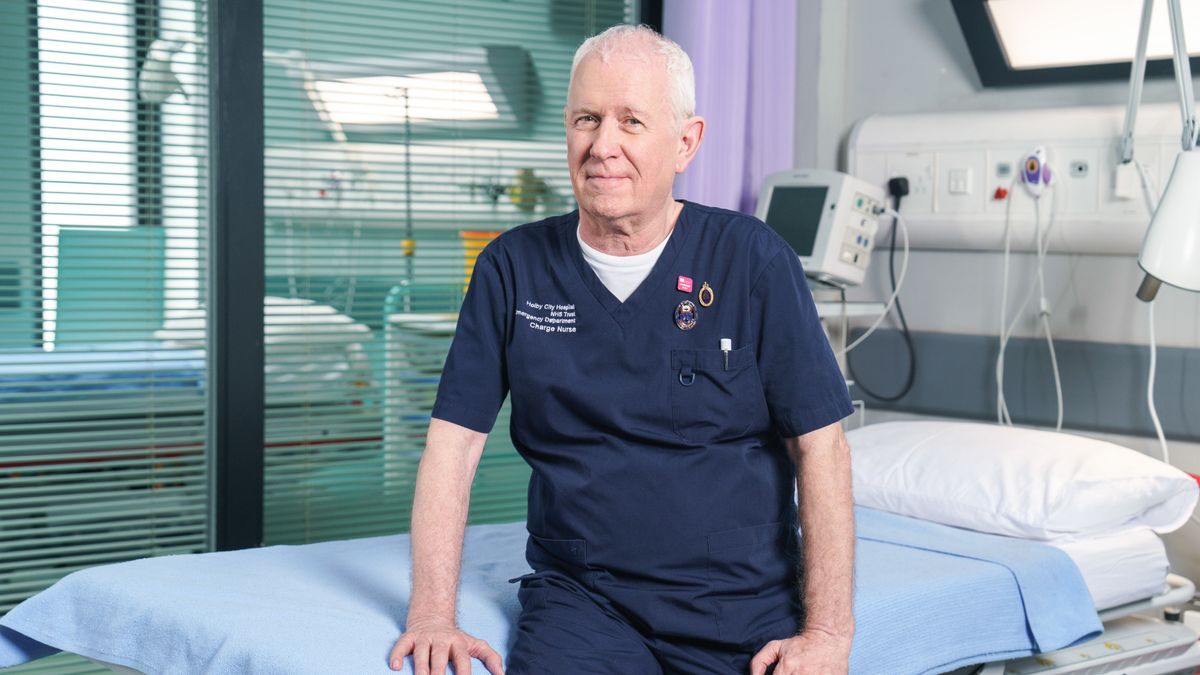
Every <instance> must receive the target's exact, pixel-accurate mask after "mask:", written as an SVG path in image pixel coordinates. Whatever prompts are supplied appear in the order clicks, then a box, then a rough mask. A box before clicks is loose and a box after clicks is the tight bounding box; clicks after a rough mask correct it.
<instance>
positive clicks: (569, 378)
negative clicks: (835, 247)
mask: <svg viewBox="0 0 1200 675" xmlns="http://www.w3.org/2000/svg"><path fill="white" fill-rule="evenodd" d="M694 101H695V94H694V84H693V76H692V66H691V62H690V60H689V59H688V58H687V55H686V54H684V53H683V51H682V50H681V49H680V48H679V47H678V45H676V44H675V43H673V42H671V41H669V40H666V39H665V38H663V37H661V36H660V35H658V34H657V33H655V32H654V31H652V30H650V29H648V28H644V27H631V26H618V27H614V28H612V29H609V30H608V31H606V32H605V33H603V34H601V35H599V36H597V37H594V38H592V39H590V40H588V41H587V42H585V43H584V44H583V45H582V46H581V47H580V49H579V51H578V52H577V54H576V56H575V62H574V65H573V67H572V75H571V84H570V88H569V91H568V95H567V106H566V109H565V111H564V121H565V124H566V130H567V153H568V158H567V161H568V166H569V168H570V173H571V181H572V186H573V188H574V191H575V197H576V199H577V201H578V202H579V211H578V212H576V213H570V214H567V215H565V216H559V217H555V218H550V219H547V220H544V221H542V222H538V223H532V224H529V225H525V226H522V227H518V228H516V229H514V230H511V231H509V232H507V233H505V234H504V235H502V236H500V237H499V238H497V239H496V241H495V242H493V243H492V244H491V245H490V246H488V248H487V249H486V250H485V251H484V252H483V253H482V254H481V255H480V257H479V260H478V262H477V263H476V267H475V273H474V276H473V278H472V281H471V288H470V290H469V291H468V293H467V297H466V300H465V302H464V303H463V307H462V312H461V315H460V318H459V323H458V330H457V333H456V335H455V338H454V344H453V346H452V347H451V350H450V354H449V356H448V358H447V360H446V366H445V370H444V373H443V377H442V383H441V387H440V388H439V390H438V398H437V402H436V404H435V406H434V410H433V420H432V422H431V424H430V427H429V437H428V440H427V445H426V450H425V454H424V456H423V458H422V460H421V464H420V468H419V470H418V474H417V488H416V497H415V501H414V509H413V521H412V541H413V595H412V601H411V604H410V610H409V615H408V619H407V626H406V630H407V632H405V633H404V634H403V635H402V636H401V637H400V639H399V640H398V641H397V643H396V646H395V648H394V649H393V651H392V658H393V667H398V666H399V662H398V660H399V659H400V658H402V657H403V656H405V655H406V654H408V653H410V652H411V653H412V654H413V655H414V660H415V663H416V671H417V673H418V675H425V674H426V673H430V672H432V673H435V674H436V675H441V674H442V673H443V672H445V669H446V666H447V664H448V663H452V664H454V666H455V669H456V671H457V672H459V673H464V672H469V668H470V659H471V658H472V657H474V658H477V659H480V660H482V661H483V662H484V663H485V664H486V666H487V667H488V669H489V670H490V671H491V672H492V673H496V674H497V675H498V674H499V673H500V672H501V669H502V667H503V664H502V663H501V659H500V657H499V655H498V654H497V653H496V652H495V651H494V650H493V649H492V648H491V647H490V646H488V645H487V644H486V643H484V642H483V641H482V640H479V639H476V638H474V637H472V636H470V635H467V634H466V633H464V632H462V631H461V630H459V629H458V628H457V627H456V624H455V593H456V587H457V580H458V571H459V570H458V565H459V561H460V558H461V542H462V534H463V527H464V522H465V518H466V513H467V505H468V499H469V490H470V485H471V481H472V478H473V476H474V472H475V468H476V465H477V463H478V460H479V457H480V454H481V452H482V449H483V443H484V439H485V438H486V434H487V433H488V432H489V431H490V430H491V427H492V425H493V423H494V422H495V418H496V413H497V411H498V409H499V408H500V405H501V403H502V402H503V400H504V397H505V395H506V394H508V395H511V396H512V429H511V432H512V439H513V443H514V445H515V446H516V448H517V449H518V450H519V451H520V453H521V455H522V456H523V457H524V458H525V459H526V460H527V461H528V462H529V464H530V465H531V466H532V468H533V476H532V478H531V480H530V485H529V517H528V528H529V533H530V536H529V543H528V546H527V550H526V555H527V558H528V561H529V564H530V566H531V567H532V568H533V569H534V572H533V573H532V574H529V575H526V576H525V577H522V578H520V579H519V581H520V590H519V593H518V597H519V598H520V600H521V606H522V612H521V617H520V620H519V622H518V626H517V636H516V642H515V644H514V646H513V648H512V650H511V652H510V653H509V655H508V672H509V673H510V675H513V674H522V673H552V674H571V675H574V674H578V673H604V674H620V675H641V674H643V673H645V674H647V675H649V674H660V673H687V674H689V675H692V674H697V673H721V674H724V673H744V672H747V671H749V672H751V673H754V674H755V675H761V674H762V673H764V672H765V671H766V670H767V668H768V667H769V666H771V665H772V664H773V665H774V672H775V673H776V674H777V675H784V674H791V673H829V672H833V673H837V672H845V671H846V669H847V660H848V656H849V652H850V643H851V638H852V635H853V617H852V614H851V577H852V567H853V542H854V526H853V516H852V505H851V498H850V471H849V455H848V448H847V446H846V442H845V439H844V437H843V435H842V432H841V427H840V424H839V420H840V419H841V418H842V417H844V416H846V415H847V414H849V413H850V411H851V406H850V401H849V396H848V395H847V392H846V386H845V382H844V380H843V379H842V378H841V375H840V373H839V370H838V368H837V366H836V363H835V361H834V359H833V355H832V353H831V351H830V348H829V345H828V343H827V342H826V340H825V338H824V335H823V333H822V331H821V329H820V326H819V324H818V320H817V317H816V313H815V309H814V306H813V302H812V297H811V294H810V293H809V291H808V288H807V286H806V285H805V281H804V275H803V272H802V270H801V269H800V265H799V262H798V260H797V257H796V254H795V253H794V252H793V251H792V250H791V249H790V248H789V247H788V245H787V244H786V243H785V242H784V241H783V240H782V239H781V238H780V237H779V236H777V235H776V234H775V233H774V232H772V231H771V230H770V229H768V228H767V227H766V226H765V225H764V224H763V223H761V222H759V221H757V220H754V219H753V218H750V217H747V216H745V215H742V214H739V213H734V212H730V211H724V210H720V209H713V208H708V207H704V206H700V205H698V204H694V203H687V202H679V201H676V200H675V199H674V198H673V197H672V194H671V185H672V182H673V179H674V177H675V175H676V174H678V173H680V172H682V171H683V170H684V169H685V168H686V167H687V165H688V164H689V163H690V162H691V160H692V158H693V157H695V155H696V151H697V150H698V149H699V147H700V142H701V139H702V138H703V135H704V125H705V123H704V120H703V119H701V118H700V117H696V116H694V115H693V107H694ZM793 481H794V482H793ZM793 487H796V488H798V490H799V499H800V509H799V516H800V523H801V524H802V525H803V531H804V546H803V550H802V554H799V555H798V553H799V551H800V548H799V542H798V538H797V533H796V530H797V527H796V525H797V522H796V519H797V514H796V508H795V504H794V502H793V499H792V497H793ZM798 557H799V558H802V561H803V565H802V568H803V569H802V571H803V574H802V575H798V574H797V567H798V565H797V562H798V561H797V558H798ZM798 576H799V577H800V578H798ZM801 578H802V581H801ZM514 581H516V580H514ZM801 589H803V592H802V591H801Z"/></svg>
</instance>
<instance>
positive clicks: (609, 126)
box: [590, 120, 621, 159]
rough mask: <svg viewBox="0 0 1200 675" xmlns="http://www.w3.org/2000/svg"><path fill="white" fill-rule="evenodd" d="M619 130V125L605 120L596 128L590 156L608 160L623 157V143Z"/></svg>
mask: <svg viewBox="0 0 1200 675" xmlns="http://www.w3.org/2000/svg"><path fill="white" fill-rule="evenodd" d="M618 133H619V130H618V129H617V123H616V122H614V121H612V120H603V121H601V122H600V125H599V126H598V127H596V134H595V135H594V136H593V137H592V147H591V150H590V154H591V156H592V157H595V158H596V159H608V158H610V157H619V156H620V155H621V141H620V138H619V137H618V135H617V134H618Z"/></svg>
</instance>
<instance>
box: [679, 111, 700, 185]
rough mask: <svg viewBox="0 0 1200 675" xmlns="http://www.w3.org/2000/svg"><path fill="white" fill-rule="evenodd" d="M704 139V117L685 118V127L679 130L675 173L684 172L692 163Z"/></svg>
mask: <svg viewBox="0 0 1200 675" xmlns="http://www.w3.org/2000/svg"><path fill="white" fill-rule="evenodd" d="M703 140H704V118H703V117H690V118H688V119H687V120H684V122H683V129H681V130H680V132H679V154H677V155H676V156H675V173H683V170H684V169H686V168H687V167H688V164H691V163H692V158H694V157H695V156H696V151H698V150H699V149H700V143H701V141H703Z"/></svg>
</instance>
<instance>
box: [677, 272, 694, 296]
mask: <svg viewBox="0 0 1200 675" xmlns="http://www.w3.org/2000/svg"><path fill="white" fill-rule="evenodd" d="M675 288H676V289H678V290H681V291H683V292H684V293H691V292H692V278H691V277H684V276H681V277H679V280H678V281H676V282H675Z"/></svg>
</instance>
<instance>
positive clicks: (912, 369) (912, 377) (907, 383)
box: [846, 177, 917, 403]
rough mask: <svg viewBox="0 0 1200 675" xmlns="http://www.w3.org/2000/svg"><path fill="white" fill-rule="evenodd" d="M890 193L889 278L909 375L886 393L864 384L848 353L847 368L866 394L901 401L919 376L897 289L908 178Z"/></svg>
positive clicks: (890, 183)
mask: <svg viewBox="0 0 1200 675" xmlns="http://www.w3.org/2000/svg"><path fill="white" fill-rule="evenodd" d="M888 194H890V195H891V196H892V199H893V201H894V203H895V206H894V207H893V211H894V212H895V214H896V216H895V218H894V219H893V222H892V235H891V241H890V243H889V244H888V279H889V280H890V281H891V285H892V293H893V295H895V298H896V317H897V318H898V319H900V329H901V332H902V335H903V337H904V346H905V347H906V348H907V350H908V375H907V377H906V378H905V380H904V386H903V387H902V388H901V389H900V391H899V393H896V394H891V395H884V394H879V393H877V392H874V391H871V389H870V388H868V387H867V386H866V385H865V384H863V381H862V378H861V377H859V376H858V373H856V372H855V371H854V363H853V361H852V360H851V359H850V355H849V354H847V355H846V369H847V370H849V371H850V377H851V378H853V379H854V383H855V384H856V385H858V388H859V389H861V390H862V391H863V393H864V394H866V395H867V396H870V397H871V398H873V399H876V400H879V401H884V402H888V403H891V402H894V401H899V400H900V399H902V398H904V397H905V396H907V395H908V393H909V392H910V391H912V388H913V382H914V381H916V377H917V350H916V347H915V346H914V345H913V339H912V333H911V332H910V331H909V329H908V320H907V319H905V317H904V308H903V307H902V306H901V305H900V296H899V294H898V293H897V289H896V230H897V229H899V223H898V219H899V215H900V201H901V199H903V198H904V197H905V196H906V195H908V179H907V178H903V177H899V178H893V179H891V180H889V181H888ZM906 239H907V236H906ZM907 264H908V263H907V254H906V259H905V265H906V266H907ZM847 351H849V350H847Z"/></svg>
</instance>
